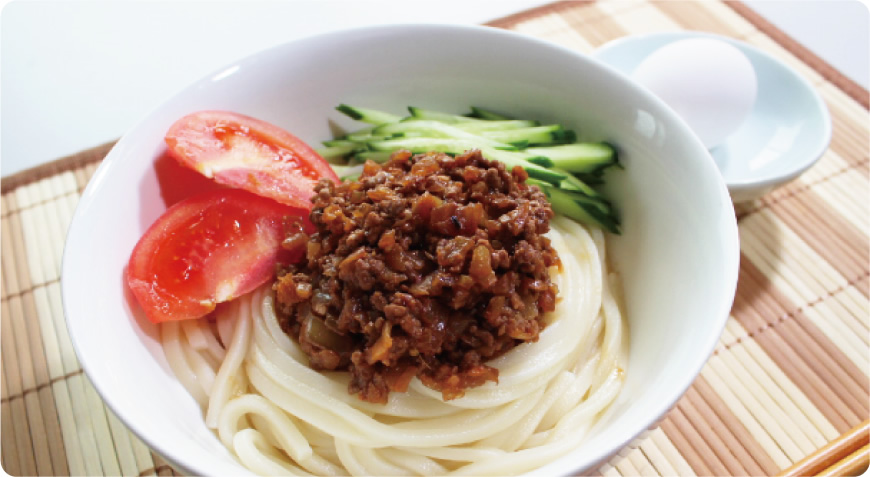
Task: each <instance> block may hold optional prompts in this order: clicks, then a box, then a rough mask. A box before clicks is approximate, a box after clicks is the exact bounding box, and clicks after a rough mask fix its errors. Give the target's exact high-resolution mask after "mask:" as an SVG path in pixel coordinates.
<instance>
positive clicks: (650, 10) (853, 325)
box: [0, 0, 870, 476]
mask: <svg viewBox="0 0 870 477" xmlns="http://www.w3.org/2000/svg"><path fill="white" fill-rule="evenodd" d="M489 25H490V26H495V27H499V28H504V29H509V30H514V31H517V32H521V33H524V34H528V35H532V36H536V37H540V38H543V39H546V40H549V41H552V42H555V43H558V44H561V45H563V46H565V47H568V48H572V49H574V50H577V51H580V52H583V53H590V52H592V51H593V50H594V49H595V48H597V47H598V46H600V45H601V44H603V43H605V42H607V41H610V40H612V39H615V38H620V37H623V36H626V35H631V34H639V33H652V32H661V31H677V30H689V29H691V30H704V31H710V32H714V33H718V34H722V35H726V36H730V37H733V38H737V39H741V40H744V41H746V42H748V43H750V44H752V45H755V46H757V47H759V48H761V49H762V50H764V51H766V52H768V53H770V54H772V55H774V56H776V57H778V58H781V59H782V60H783V61H784V62H786V63H787V64H788V65H790V66H792V67H794V68H795V69H796V70H797V71H798V72H799V73H800V74H802V75H804V76H805V77H806V78H807V79H808V80H809V81H810V82H811V84H813V85H814V86H815V87H816V88H817V89H818V91H819V92H820V94H821V96H822V98H823V99H824V101H825V102H826V103H827V105H828V108H829V111H830V113H831V118H832V123H833V137H832V142H831V147H830V148H829V150H828V151H826V152H825V154H824V155H823V156H822V158H821V159H820V161H819V162H818V163H817V164H816V165H815V166H814V167H813V168H811V169H810V170H808V171H807V172H806V173H804V174H803V175H802V176H801V177H799V178H798V179H796V180H794V181H792V182H791V183H789V184H787V185H785V186H783V187H781V188H779V189H777V190H775V191H773V192H771V193H769V194H767V195H766V196H764V197H762V198H760V199H758V200H755V201H752V202H750V203H744V204H738V205H737V207H736V212H737V216H738V223H739V229H740V238H741V253H742V257H741V259H742V261H741V268H740V277H739V283H738V290H737V296H736V297H735V301H734V306H733V308H732V310H731V317H730V319H729V321H728V324H727V326H726V329H725V332H724V333H723V335H722V338H721V340H720V342H719V343H718V345H717V347H716V349H715V351H714V354H713V356H712V357H711V359H710V360H709V362H708V363H707V365H706V366H705V367H704V369H703V370H702V372H701V375H700V376H699V377H698V379H697V380H696V381H695V383H694V384H693V386H692V387H691V389H690V390H689V391H688V392H687V393H686V395H685V396H684V397H683V398H682V399H681V400H680V401H679V402H678V404H677V405H676V406H675V407H674V408H673V409H672V411H671V412H670V413H669V414H668V415H667V416H666V418H665V419H664V420H663V421H662V422H661V423H660V425H659V426H658V427H656V428H655V429H652V430H650V431H649V432H648V433H647V434H646V436H645V437H644V438H643V439H640V440H638V442H636V443H635V445H634V446H630V447H627V448H625V449H623V450H622V451H621V452H619V453H618V454H617V455H615V456H613V457H612V458H611V459H610V461H608V462H607V463H606V464H604V465H602V466H601V467H600V468H598V469H590V470H588V471H587V473H586V475H602V476H629V475H649V476H658V475H662V476H664V475H681V476H683V475H686V476H688V475H784V476H793V475H855V474H856V473H857V472H860V471H862V470H863V469H866V467H867V460H868V440H870V424H868V422H870V421H868V417H870V416H868V413H870V379H868V368H870V366H868V364H870V240H868V235H870V167H868V164H870V158H868V155H870V124H868V112H867V108H868V93H867V90H866V89H864V88H862V87H860V86H859V85H856V84H854V82H851V81H850V80H848V79H847V78H845V77H844V76H843V75H842V74H840V73H839V72H837V71H836V70H835V69H833V68H832V67H831V66H830V65H827V64H826V63H824V62H823V61H821V60H820V59H819V58H818V57H815V56H814V55H813V54H812V53H811V52H809V50H807V49H806V48H805V47H803V46H802V45H800V44H797V43H796V42H794V40H792V39H790V38H788V37H787V36H785V35H784V34H783V33H782V32H781V31H779V30H777V29H776V28H775V27H774V26H773V25H771V24H769V23H767V22H766V21H765V20H764V19H763V18H761V17H760V16H758V15H757V14H755V13H754V12H753V11H752V10H751V9H749V8H748V7H746V6H745V5H743V4H742V3H739V2H730V1H718V0H716V1H706V2H697V1H669V2H658V1H653V0H624V1H619V2H614V1H564V2H555V3H552V4H548V5H545V6H542V7H539V8H535V9H532V10H529V11H525V12H521V13H519V14H516V15H511V16H510V17H506V18H503V19H500V20H496V21H494V22H490V24H489ZM110 147H111V144H106V145H103V146H99V147H96V148H94V149H91V150H88V151H82V152H81V153H79V154H76V155H73V156H70V157H67V158H62V159H60V160H58V161H56V162H54V163H51V164H48V165H45V166H41V167H38V168H36V169H32V170H30V171H25V172H23V173H20V174H16V175H14V176H11V177H6V178H3V180H2V184H0V193H2V199H0V236H2V240H0V253H2V262H0V294H2V302H0V464H2V467H3V470H5V471H6V472H7V473H8V474H10V475H94V476H96V475H177V474H176V472H175V470H174V469H172V467H171V466H170V465H169V464H167V463H166V462H165V461H164V460H163V459H162V458H160V456H158V455H156V454H154V453H153V452H151V451H150V450H149V449H148V447H147V446H145V445H144V444H143V443H142V442H141V441H140V440H139V439H138V438H137V437H136V436H135V435H133V434H132V433H130V431H129V430H128V429H127V428H126V427H125V426H124V424H123V423H122V422H121V421H120V420H118V418H117V417H116V416H115V415H114V414H112V413H111V412H110V411H109V410H108V409H107V408H106V407H105V405H104V404H103V402H102V400H101V399H100V397H99V396H98V395H97V393H96V391H95V389H94V388H93V386H92V385H91V384H90V382H89V381H88V379H87V377H86V376H85V375H84V374H83V372H82V370H81V367H80V366H79V363H78V360H77V359H76V356H75V352H74V350H73V347H72V343H71V342H70V338H69V335H68V333H67V330H66V324H65V321H64V316H63V309H62V304H61V294H60V292H61V290H60V283H59V278H60V273H61V270H60V264H61V259H62V256H63V255H62V254H63V242H64V236H65V233H66V230H67V228H68V227H69V224H70V221H71V219H72V215H73V211H74V210H75V207H76V204H77V203H78V200H79V197H80V196H81V193H82V191H83V190H84V188H85V186H86V185H87V183H88V180H89V179H90V177H91V176H92V175H93V174H94V172H95V170H96V168H97V166H98V164H99V163H100V161H101V160H102V158H103V157H104V156H105V154H106V153H107V152H108V150H109V149H110Z"/></svg>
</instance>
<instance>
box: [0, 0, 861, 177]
mask: <svg viewBox="0 0 870 477" xmlns="http://www.w3.org/2000/svg"><path fill="white" fill-rule="evenodd" d="M549 1H550V0H501V1H498V0H489V1H481V0H477V1H475V0H464V1H455V0H441V1H428V0H427V1H408V0H406V1H396V0H392V1H386V0H384V1H361V0H358V1H350V0H348V1H335V0H318V1H311V0H306V1H302V0H298V1H287V0H285V1H269V2H266V1H251V2H242V1H225V2H207V1H175V2H169V1H162V2H157V1H132V0H120V1H117V0H116V1H42V0H17V1H13V2H0V3H3V9H2V11H0V159H2V162H0V173H2V175H3V176H7V175H10V174H13V173H15V172H17V171H20V170H23V169H26V168H30V167H34V166H37V165H39V164H42V163H44V162H48V161H51V160H54V159H57V158H60V157H62V156H66V155H70V154H74V153H76V152H78V151H80V150H82V149H86V148H89V147H93V146H97V145H100V144H103V143H105V142H108V141H111V140H114V139H117V138H118V137H119V136H121V135H122V134H123V133H124V132H125V131H126V130H128V129H129V128H131V127H132V126H134V125H135V124H136V123H137V122H138V121H139V120H140V119H141V118H142V117H144V116H145V115H146V114H147V113H148V112H149V111H150V110H152V109H153V108H155V107H156V106H157V105H159V104H160V103H161V102H162V101H163V100H165V99H166V98H167V97H169V96H171V95H172V94H173V93H174V92H176V91H178V90H180V89H181V88H183V87H184V86H185V85H187V84H188V83H191V82H193V81H195V80H197V79H198V78H200V77H202V76H205V75H206V74H208V73H210V72H213V71H215V70H217V69H218V68H220V67H222V66H224V65H227V64H229V63H231V62H233V61H234V60H236V59H238V58H241V57H243V56H245V55H248V54H250V53H253V52H256V51H258V50H261V49H263V48H267V47H270V46H273V45H277V44H280V43H283V42H286V41H289V40H292V39H295V38H300V37H303V36H308V35H312V34H316V33H320V32H325V31H330V30H334V29H339V28H346V27H353V26H362V25H367V24H375V23H406V22H424V23H460V24H479V23H483V22H486V21H489V20H493V19H496V18H501V17H503V16H506V15H508V14H511V13H514V12H518V11H522V10H525V9H528V8H531V7H533V6H536V5H541V4H545V3H549ZM604 1H619V0H604ZM747 3H748V4H749V5H750V6H751V7H753V8H755V9H756V10H757V11H758V12H759V13H761V14H762V15H764V16H765V17H766V18H768V19H769V20H770V21H772V22H773V23H774V24H776V25H777V26H778V27H780V28H781V29H783V30H785V31H786V32H787V33H788V34H790V35H792V36H793V37H794V38H796V39H797V40H798V41H800V42H801V43H802V44H804V45H806V46H807V47H808V48H810V49H811V50H812V51H814V52H815V53H816V54H818V55H820V56H822V58H824V59H825V60H826V61H828V62H829V63H831V64H832V65H834V66H835V67H836V68H838V69H840V70H841V71H842V72H844V73H845V74H846V75H847V76H849V77H851V78H852V79H854V80H855V81H857V82H859V83H860V84H861V85H863V86H864V87H865V88H867V85H868V82H870V80H868V56H870V54H868V46H870V26H868V25H870V10H868V7H867V5H866V4H864V3H861V2H859V1H858V0H830V1H829V0H779V1H776V0H764V1H748V2H747Z"/></svg>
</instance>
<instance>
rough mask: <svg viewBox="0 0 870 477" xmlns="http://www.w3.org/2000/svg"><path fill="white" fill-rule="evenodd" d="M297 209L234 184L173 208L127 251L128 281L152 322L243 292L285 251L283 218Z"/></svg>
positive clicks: (194, 314) (193, 314) (199, 311)
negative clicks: (131, 249)
mask: <svg viewBox="0 0 870 477" xmlns="http://www.w3.org/2000/svg"><path fill="white" fill-rule="evenodd" d="M299 214H300V211H299V210H298V209H294V208H292V207H288V206H286V205H283V204H279V203H277V202H275V201H273V200H271V199H267V198H264V197H260V196H257V195H255V194H252V193H250V192H247V191H244V190H239V189H223V190H216V191H212V192H206V193H204V194H200V195H197V196H194V197H191V198H188V199H185V200H183V201H181V202H178V203H177V204H175V205H174V206H172V207H170V208H169V209H168V210H167V211H166V212H165V213H164V214H163V215H162V216H160V218H158V219H157V221H156V222H154V224H153V225H151V227H150V228H149V229H148V230H147V231H146V232H145V234H144V235H143V236H142V238H141V239H140V240H139V243H138V244H136V247H135V248H134V250H133V253H132V255H131V256H130V262H129V264H128V266H127V284H128V285H129V287H130V290H131V291H132V292H133V295H134V296H135V297H136V299H137V300H138V302H139V304H140V305H141V306H142V308H143V309H144V310H145V314H146V316H147V317H148V319H149V320H151V321H152V322H154V323H159V322H163V321H168V320H185V319H194V318H200V317H202V316H205V315H207V314H208V313H209V312H211V311H212V310H213V309H214V308H215V306H216V305H217V304H218V303H221V302H224V301H228V300H231V299H233V298H235V297H238V296H241V295H243V294H245V293H248V292H250V291H252V290H254V289H255V288H257V287H258V286H260V285H262V284H263V283H265V282H266V281H268V280H269V279H271V278H272V277H273V276H274V273H275V266H276V263H281V262H283V263H287V262H288V261H290V260H292V259H293V258H294V257H289V256H288V255H287V252H285V251H283V249H282V248H281V241H282V240H283V238H284V221H285V220H292V217H294V216H295V217H299Z"/></svg>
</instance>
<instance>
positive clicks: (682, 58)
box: [632, 38, 758, 149]
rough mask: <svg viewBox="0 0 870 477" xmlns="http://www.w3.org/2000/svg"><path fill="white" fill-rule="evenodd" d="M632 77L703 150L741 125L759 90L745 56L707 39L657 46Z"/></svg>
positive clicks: (718, 41)
mask: <svg viewBox="0 0 870 477" xmlns="http://www.w3.org/2000/svg"><path fill="white" fill-rule="evenodd" d="M632 78H633V79H634V80H635V81H637V82H638V83H640V84H641V85H643V86H645V87H646V88H647V89H649V90H650V91H652V92H653V93H655V94H656V95H657V96H658V97H659V98H661V99H662V100H663V101H664V102H665V103H667V104H668V105H669V106H670V107H671V108H672V109H673V110H674V111H676V112H677V114H679V115H680V116H681V117H682V118H683V119H684V120H685V121H686V123H688V124H689V127H691V128H692V130H693V131H694V132H695V134H696V135H697V136H698V137H699V138H700V139H701V141H702V142H703V143H704V146H706V147H707V148H708V149H711V148H713V147H715V146H717V145H719V144H721V143H722V142H723V141H724V140H725V139H726V138H727V137H728V136H729V135H730V134H731V133H733V132H734V131H736V130H737V129H738V128H739V127H740V124H741V123H742V122H743V121H744V119H746V117H747V116H748V115H749V112H750V111H751V110H752V106H753V105H754V104H755V97H756V94H757V92H758V80H757V78H756V76H755V70H754V69H753V67H752V63H751V62H750V61H749V59H748V58H747V57H746V55H744V54H743V52H741V51H740V50H739V49H737V48H736V47H734V46H732V45H730V44H728V43H726V42H724V41H721V40H714V39H711V38H690V39H685V40H678V41H675V42H673V43H669V44H668V45H665V46H663V47H661V48H659V49H658V50H656V51H654V52H653V53H652V54H650V55H649V56H648V57H647V58H646V59H644V60H643V61H642V62H641V63H640V64H639V65H638V66H637V68H636V69H635V70H634V72H633V73H632Z"/></svg>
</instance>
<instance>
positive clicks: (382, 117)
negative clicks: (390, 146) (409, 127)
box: [335, 104, 402, 124]
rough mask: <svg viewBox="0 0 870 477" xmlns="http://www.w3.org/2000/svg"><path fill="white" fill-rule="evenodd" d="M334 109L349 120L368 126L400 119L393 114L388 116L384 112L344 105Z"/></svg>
mask: <svg viewBox="0 0 870 477" xmlns="http://www.w3.org/2000/svg"><path fill="white" fill-rule="evenodd" d="M335 109H337V110H338V111H341V112H342V113H344V114H346V115H347V116H349V117H350V118H351V119H355V120H357V121H362V122H364V123H369V124H385V123H394V122H396V121H398V120H400V119H402V118H401V117H400V116H396V115H395V114H390V113H387V112H384V111H378V110H376V109H369V108H360V107H355V106H348V105H346V104H339V105H338V106H337V107H336V108H335Z"/></svg>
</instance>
